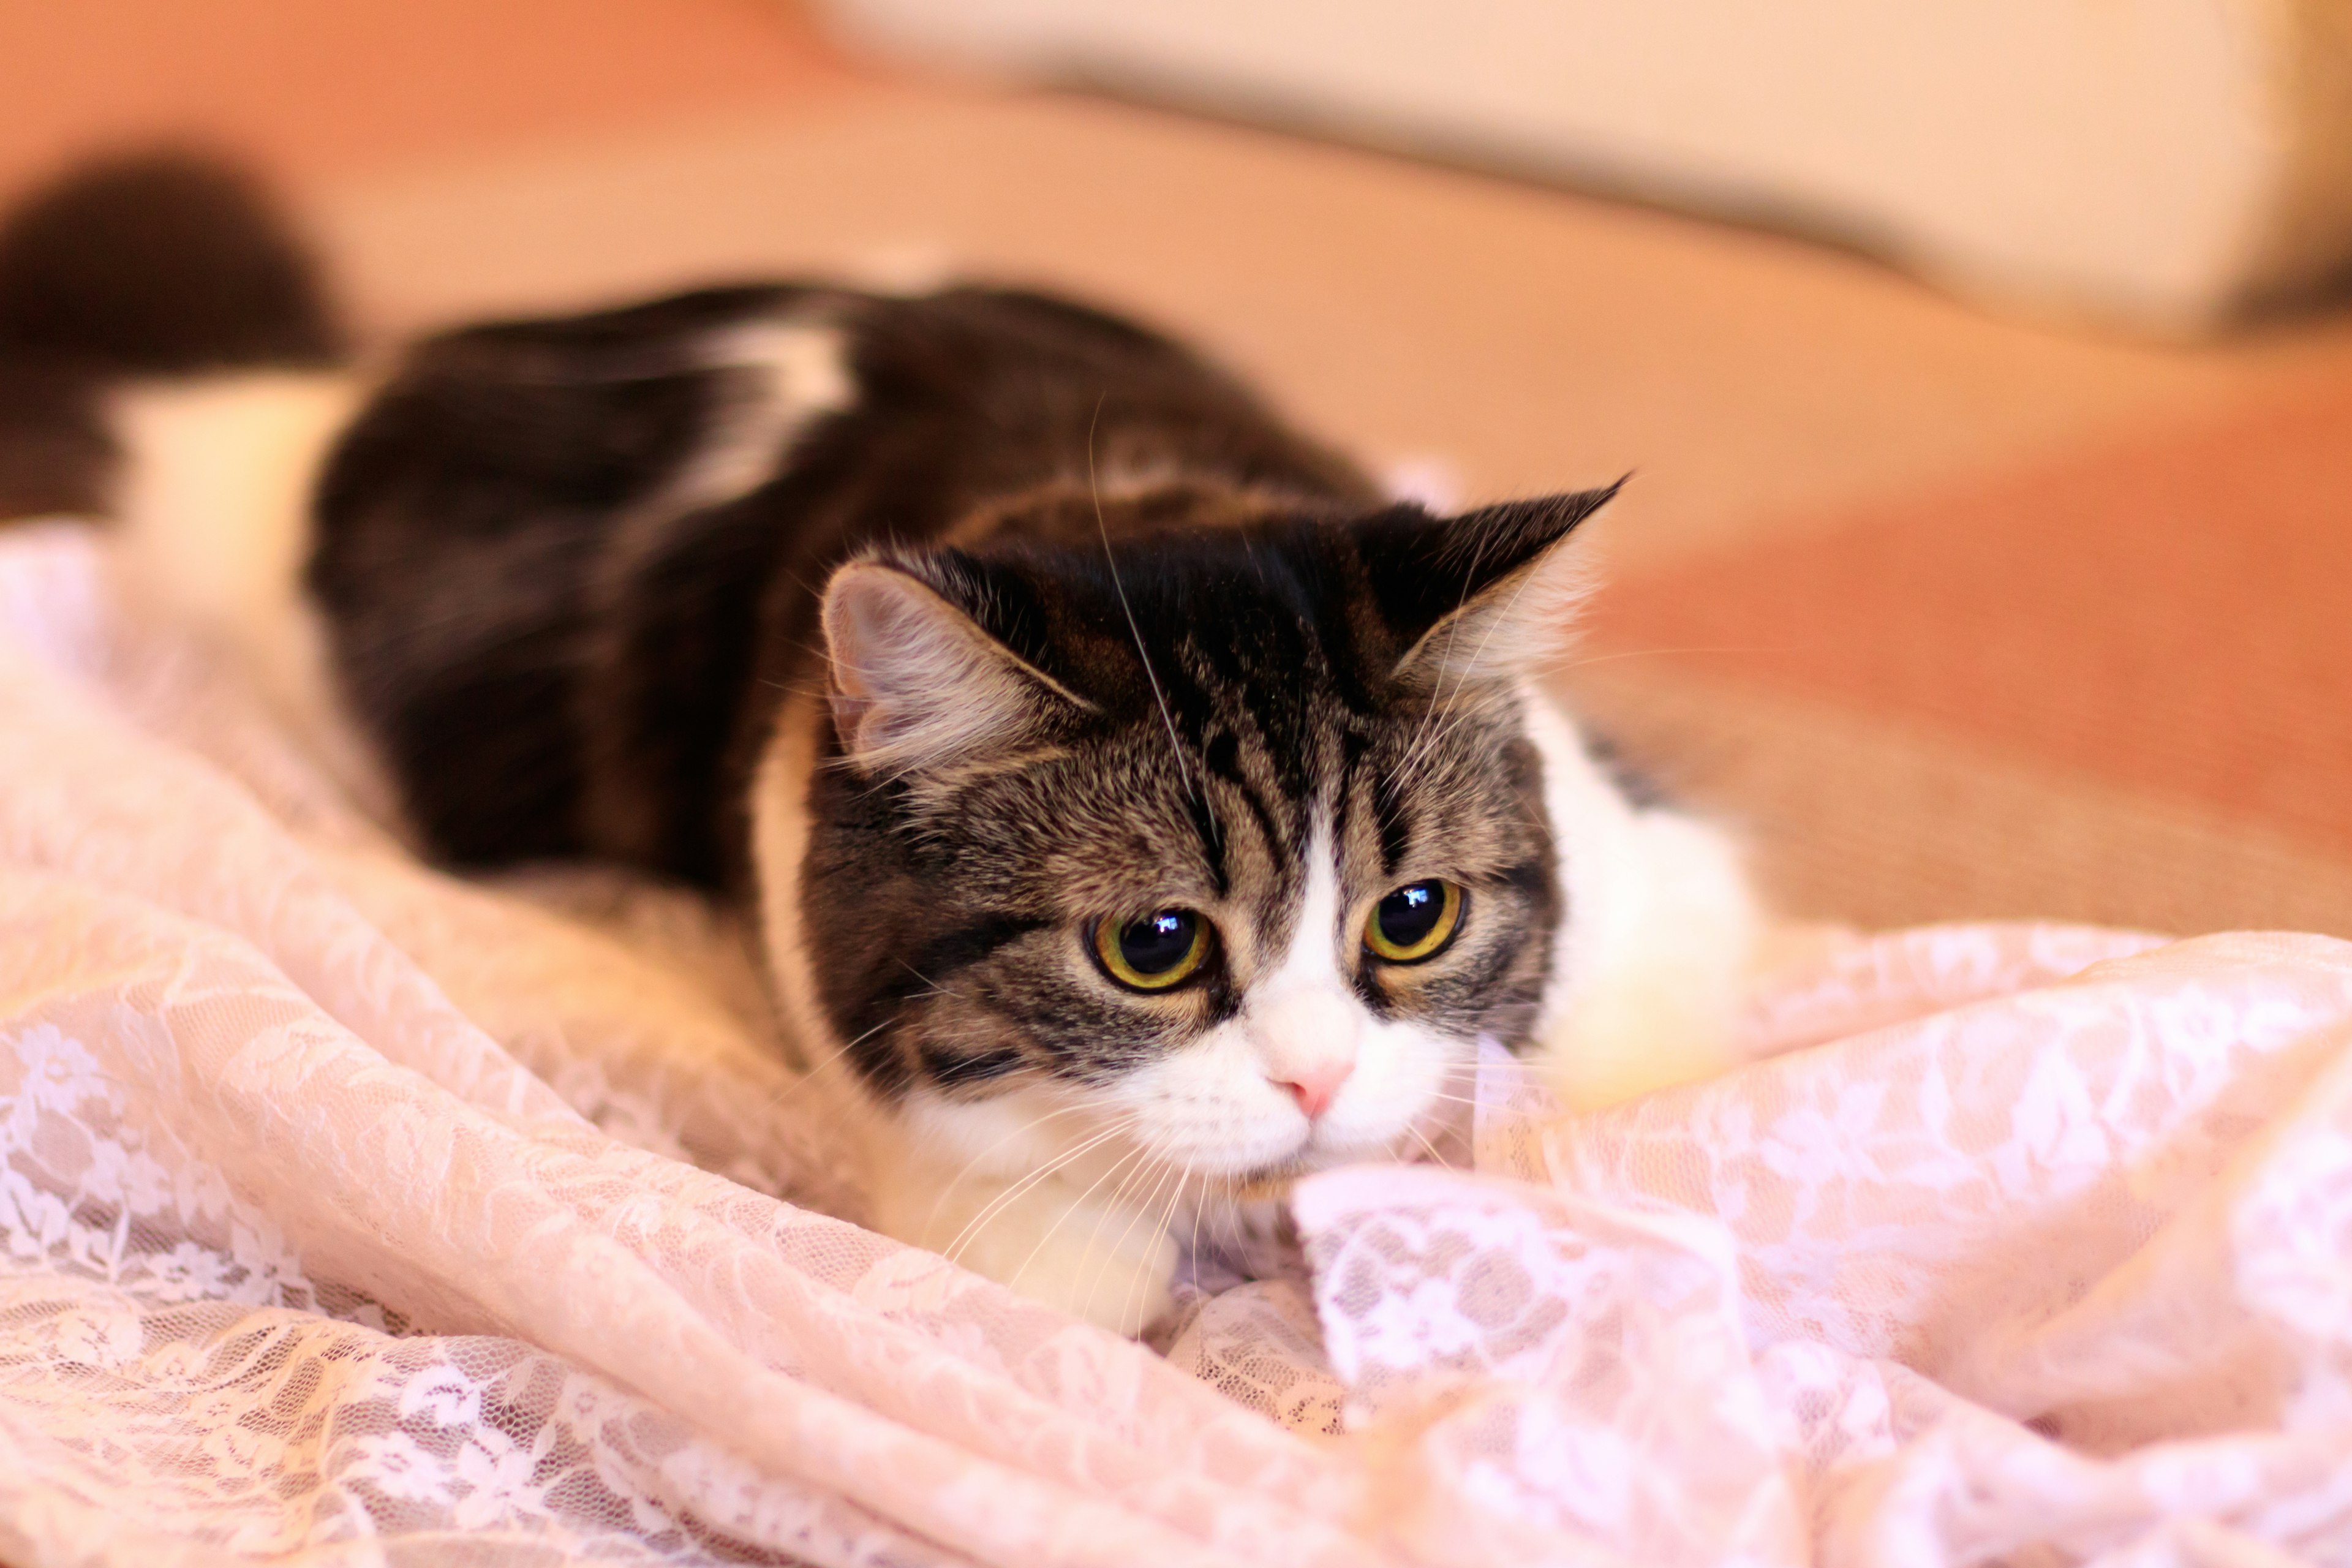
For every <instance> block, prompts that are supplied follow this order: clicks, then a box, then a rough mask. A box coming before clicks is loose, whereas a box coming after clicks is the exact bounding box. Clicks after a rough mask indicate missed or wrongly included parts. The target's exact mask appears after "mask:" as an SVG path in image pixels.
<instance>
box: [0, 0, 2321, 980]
mask: <svg viewBox="0 0 2352 1568" xmlns="http://www.w3.org/2000/svg"><path fill="white" fill-rule="evenodd" d="M0 84H5V99H0V101H5V104H6V106H7V107H6V111H5V114H0V198H5V199H7V200H12V201H13V200H14V199H15V198H16V195H19V194H20V193H21V192H22V191H24V190H25V189H26V188H27V187H28V186H29V185H31V184H34V183H37V182H38V181H39V180H41V179H44V178H46V177H47V176H48V175H50V174H53V173H55V172H56V171H57V169H58V167H59V166H60V165H61V164H62V163H64V162H66V161H68V159H71V158H74V157H77V156H79V155H83V154H86V153H89V152H91V151H93V150H97V149H118V148H121V147H124V146H130V145H139V144H144V143H152V142H156V141H158V140H169V141H174V142H183V143H195V144H202V145H206V146H211V147H215V148H220V149H223V150H226V151H228V152H231V153H235V154H236V155H238V156H240V157H242V158H244V159H246V160H247V161H248V162H249V163H252V164H254V165H256V166H257V167H258V168H260V169H261V170H262V171H264V172H265V173H266V174H268V175H269V176H270V177H271V178H272V179H274V180H275V181H277V182H278V184H280V185H281V186H282V187H283V188H284V189H285V190H286V191H287V192H288V194H289V196H290V197H291V199H292V201H293V202H294V204H295V205H296V207H297V209H298V211H299V215H300V216H301V218H302V220H303V221H304V222H305V224H306V225H307V226H308V227H309V229H310V232H311V233H312V235H313V236H314V237H316V239H317V240H318V242H319V243H320V246H321V247H322V248H323V249H324V250H325V251H326V252H327V254H328V257H329V258H330V262H331V269H332V272H333V274H334V276H336V277H337V278H338V279H340V280H341V289H342V293H343V296H344V300H345V303H346V305H347V307H348V308H349V310H350V311H351V312H352V316H353V318H354V319H355V321H357V322H358V323H359V324H360V326H361V327H362V330H363V331H364V332H365V333H367V334H368V336H369V337H370V338H371V339H373V340H374V341H376V342H389V341H392V340H394V339H395V338H396V337H397V336H399V335H400V334H403V333H406V332H408V331H414V330H416V329H418V328H421V327H425V326H430V325H434V324H437V323H440V322H443V321H449V320H451V319H453V318H458V317H463V316H467V315H473V314H478V313H480V312H484V311H511V310H532V311H537V310H550V309H556V308H561V307H565V306H570V305H574V304H584V303H589V302H595V301H602V300H608V299H611V298H613V297H614V296H616V295H625V294H627V293H629V292H631V291H634V290H642V289H659V288H669V287H674V286H680V285H684V284H688V283H693V282H699V281H707V280H711V279H719V278H727V277H735V276H744V275H763V274H770V273H774V272H779V271H787V270H814V271H825V272H834V273H846V274H849V275H851V276H852V277H854V278H857V279H866V280H879V281H886V282H892V283H898V284H913V283H919V282H921V281H923V280H926V279H931V278H936V277H940V276H943V275H945V274H947V273H950V272H966V273H975V274H980V275H983V276H987V277H992V278H997V279H1019V280H1024V281H1030V282H1038V283H1044V284H1047V285H1051V286H1055V287H1059V288H1064V289H1073V290H1076V291H1079V292H1082V293H1084V294H1087V295H1090V296H1093V297H1095V298H1097V299H1099V300H1103V301H1106V302H1108V303H1111V304H1114V305H1117V306H1120V307H1123V308H1126V309H1129V310H1135V311H1138V312H1139V313H1141V314H1143V315H1145V316H1147V317H1150V318H1151V319H1154V320H1156V321H1159V322H1160V323H1162V324H1164V325H1166V326H1169V327H1171V328H1173V329H1174V330H1176V331H1181V332H1182V333H1185V334H1187V335H1189V336H1191V337H1192V338H1193V339H1194V340H1196V341H1198V342H1201V343H1202V344H1204V345H1206V346H1207V347H1208V348H1209V349H1211V350H1212V351H1213V353H1217V354H1219V355H1221V356H1222V357H1223V358H1224V359H1225V360H1226V361H1227V362H1229V363H1232V364H1234V366H1235V367H1237V368H1238V369H1240V370H1241V371H1242V372H1244V374H1248V375H1250V376H1252V377H1254V378H1255V379H1256V380H1257V381H1258V382H1259V383H1260V384H1262V385H1264V386H1265V387H1266V388H1267V389H1268V390H1269V391H1270V392H1271V393H1272V394H1273V395H1275V396H1276V399H1277V400H1278V401H1279V402H1281V403H1282V404H1284V405H1286V406H1287V407H1288V408H1289V409H1290V410H1291V411H1292V412H1293V414H1294V415H1295V416H1297V418H1298V419H1300V420H1301V421H1302V422H1304V423H1305V424H1307V426H1310V427H1312V428H1314V429H1317V430H1318V431H1320V432H1322V433H1324V434H1326V435H1328V436H1329V437H1333V438H1335V439H1337V440H1339V441H1340V442H1342V443H1344V444H1347V445H1349V446H1350V447H1353V448H1354V449H1355V450H1357V451H1358V452H1360V454H1362V455H1363V456H1365V457H1366V458H1369V459H1370V461H1372V462H1373V463H1374V464H1376V465H1378V466H1380V467H1381V468H1385V469H1386V470H1387V471H1389V472H1390V473H1391V474H1392V475H1393V476H1394V477H1395V479H1396V481H1397V483H1398V484H1399V485H1400V486H1401V487H1404V488H1407V489H1412V491H1414V492H1415V493H1418V494H1423V495H1433V496H1437V497H1441V498H1443V499H1446V500H1458V501H1462V502H1469V501H1475V500H1484V499H1488V498H1492V497H1495V496H1498V495H1502V494H1506V493H1509V492H1514V491H1528V490H1535V489H1558V488H1566V487H1572V486H1582V485H1587V484H1592V483H1597V482H1602V481H1606V480H1608V479H1614V478H1615V477H1617V476H1618V475H1619V474H1621V473H1624V472H1626V471H1627V470H1629V469H1630V470H1633V472H1634V473H1635V475H1636V478H1635V481H1634V483H1633V486H1632V487H1630V488H1629V489H1628V491H1627V495H1626V499H1625V500H1623V501H1622V502H1621V503H1620V506H1619V507H1618V508H1617V509H1615V515H1613V516H1612V518H1611V519H1610V524H1609V529H1608V532H1607V536H1606V539H1605V542H1604V543H1605V548H1606V549H1607V551H1608V552H1609V559H1610V563H1611V571H1612V579H1613V585H1612V588H1611V590H1610V591H1609V593H1608V594H1606V595H1604V596H1603V598H1602V600H1601V605H1600V608H1599V609H1598V611H1597V612H1596V614H1595V616H1594V620H1593V624H1592V626H1591V633H1590V636H1589V637H1588V638H1587V640H1586V642H1585V644H1584V646H1583V652H1582V654H1581V656H1580V659H1579V661H1578V663H1577V665H1576V667H1575V668H1572V669H1570V671H1568V672H1567V674H1566V675H1565V677H1564V678H1563V679H1565V680H1566V681H1568V682H1569V683H1570V684H1571V685H1572V686H1574V687H1575V688H1576V689H1577V693H1578V696H1579V697H1580V700H1582V701H1583V702H1584V703H1586V704H1587V706H1588V707H1589V708H1590V709H1591V710H1593V711H1595V712H1597V713H1598V714H1600V715H1601V718H1602V720H1603V722H1604V726H1605V727H1607V728H1609V729H1611V730H1612V731H1614V732H1615V733H1616V734H1617V735H1618V736H1619V737H1620V738H1621V739H1622V742H1623V745H1624V747H1625V749H1626V750H1627V751H1629V752H1631V753H1632V754H1633V756H1635V757H1636V758H1637V759H1639V760H1640V761H1641V762H1642V763H1643V764H1645V765H1646V766H1647V767H1648V768H1649V769H1650V770H1651V771H1653V772H1654V773H1658V774H1659V775H1661V776H1662V777H1663V778H1664V779H1665V780H1667V781H1669V782H1670V783H1671V784H1674V785H1675V786H1676V787H1677V788H1679V789H1680V790H1682V791H1683V792H1684V793H1685V794H1686V795H1690V796H1692V797H1694V798H1695V799H1696V800H1697V801H1699V802H1700V803H1702V804H1704V805H1708V806H1711V807H1713V808H1715V809H1717V810H1719V811H1721V812H1723V813H1725V814H1726V815H1727V816H1731V817H1733V818H1734V819H1735V820H1737V821H1738V822H1740V823H1742V824H1744V825H1745V826H1746V827H1747V829H1748V833H1749V835H1750V837H1751V838H1752V840H1753V842H1754V843H1755V845H1756V847H1757V854H1758V857H1759V863H1760V865H1761V867H1762V869H1763V871H1764V873H1765V876H1766V879H1767V880H1768V881H1769V883H1770V884H1771V886H1772V887H1773V889H1774V890H1775V891H1776V893H1777V894H1778V896H1779V897H1780V900H1781V901H1782V902H1783V904H1784V905H1786V906H1787V907H1789V908H1790V909H1792V910H1796V911H1798V912H1801V913H1805V914H1812V915H1823V916H1830V917H1834V918H1839V919H1845V920H1852V921H1861V922H1865V923H1871V924H1880V923H1896V922H1914V921H1928V920H1937V919H1945V918H1964V917H1965V918H1975V917H1986V916H2042V917H2058V918H2072V919H2081V920H2089V921H2104V922H2108V923H2116V924H2127V925H2142V926H2148V927H2152V928H2157V929H2163V930H2171V931H2204V930H2213V929H2221V928H2225V927H2288V928H2298V929H2306V930H2319V931H2333V932H2336V934H2340V935H2352V679H2347V674H2348V673H2352V305H2347V303H2346V296H2345V291H2344V289H2343V287H2342V280H2343V279H2345V278H2346V277H2347V262H2352V6H2347V5H2344V4H2343V3H2342V0H2145V3H2142V4H2135V5H2117V4H2115V3H2113V0H1906V4H1905V5H1901V6H1894V7H1889V6H1886V5H1883V4H1880V3H1875V0H1782V3H1781V4H1778V5H1773V6H1770V7H1759V6H1755V5H1750V4H1747V3H1745V0H1686V3H1684V4H1678V5H1673V6H1629V5H1623V4H1622V0H1621V3H1617V4H1604V3H1602V0H1518V3H1516V4H1510V3H1505V0H1460V3H1457V4H1450V5H1444V6H1439V5H1430V4H1425V3H1424V4H1421V5H1412V4H1406V3H1402V0H1398V3H1395V4H1390V5H1358V4H1347V5H1342V4H1340V3H1339V0H1198V3H1196V4H1192V5H1183V6H1173V5H1139V4H1120V3H1118V0H833V3H831V4H829V5H798V4H793V3H792V0H495V3H484V0H335V3H334V4H332V5H320V4H316V3H315V0H77V3H76V4H75V5H34V4H31V3H29V0H15V3H12V4H7V5H0Z"/></svg>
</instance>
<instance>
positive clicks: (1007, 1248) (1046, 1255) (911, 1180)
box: [873, 1154, 1177, 1335]
mask: <svg viewBox="0 0 2352 1568" xmlns="http://www.w3.org/2000/svg"><path fill="white" fill-rule="evenodd" d="M1086 1174H1087V1179H1086V1180H1079V1179H1077V1178H1076V1177H1070V1176H1065V1175H1064V1174H1062V1173H1059V1172H1055V1173H1050V1174H1045V1175H1039V1174H1037V1173H1035V1172H1034V1171H1033V1172H1028V1173H1014V1174H996V1173H973V1172H971V1170H969V1169H965V1170H961V1171H959V1170H958V1169H957V1168H956V1166H955V1165H954V1164H952V1163H947V1162H942V1161H939V1160H936V1159H931V1158H926V1157H924V1156H922V1155H920V1154H909V1155H907V1156H905V1157H901V1158H898V1159H894V1160H892V1161H890V1162H889V1163H888V1165H887V1168H886V1169H881V1170H877V1171H876V1172H875V1173H874V1182H873V1202H874V1212H873V1219H874V1222H875V1226H876V1228H877V1229H879V1230H881V1231H882V1232H884V1233H885V1234H886V1235H889V1236H893V1237H897V1238H898V1239H899V1240H901V1241H904V1242H908V1243H910V1244H912V1245H914V1246H917V1247H929V1248H930V1249H931V1250H932V1251H935V1252H942V1253H945V1254H947V1255H948V1256H949V1257H950V1258H953V1259H954V1260H955V1261H956V1262H958V1263H961V1264H962V1265H963V1266H964V1267H965V1268H970V1269H971V1270H972V1271H974V1272H975V1273H979V1274H984V1275H986V1276H987V1277H988V1278H990V1279H993V1280H995V1281H997V1282H998V1283H999V1284H1002V1285H1005V1286H1008V1287H1010V1288H1011V1289H1013V1290H1016V1291H1018V1292H1020V1293H1021V1294H1022V1295H1024V1296H1026V1297H1028V1298H1029V1299H1030V1300H1034V1301H1039V1302H1042V1303H1044V1304H1045V1305H1046V1306H1049V1307H1053V1308H1055V1309H1057V1310H1061V1311H1064V1312H1067V1313H1069V1314H1070V1315H1071V1316H1072V1317H1076V1318H1084V1319H1085V1320H1087V1321H1088V1322H1091V1323H1094V1324H1097V1326H1099V1327H1102V1328H1106V1329H1108V1330H1110V1331H1112V1332H1114V1333H1119V1334H1127V1335H1134V1334H1137V1333H1139V1332H1140V1331H1142V1330H1143V1328H1144V1326H1145V1325H1146V1324H1148V1323H1150V1321H1152V1320H1153V1319H1155V1318H1157V1317H1159V1316H1160V1314H1161V1313H1163V1312H1165V1311H1166V1310H1168V1307H1169V1305H1170V1301H1171V1297H1170V1294H1169V1291H1170V1284H1171V1280H1172V1279H1173V1278H1174V1275H1175V1272H1176V1264H1177V1247H1176V1243H1175V1240H1174V1238H1173V1237H1171V1235H1170V1234H1169V1226H1168V1214H1169V1212H1170V1211H1169V1208H1168V1205H1167V1196H1166V1191H1165V1189H1164V1188H1163V1189H1162V1190H1161V1192H1160V1194H1158V1196H1159V1198H1160V1202H1158V1203H1156V1204H1154V1205H1151V1207H1150V1209H1149V1211H1147V1210H1146V1209H1145V1208H1143V1207H1141V1206H1139V1205H1134V1204H1130V1203H1124V1202H1121V1201H1118V1196H1117V1194H1118V1193H1119V1192H1120V1191H1121V1190H1122V1189H1121V1187H1120V1184H1119V1181H1118V1175H1117V1174H1116V1173H1112V1174H1110V1175H1109V1176H1108V1178H1107V1179H1102V1180H1096V1179H1094V1178H1095V1173H1093V1172H1092V1171H1088V1172H1087V1173H1086ZM1141 1184H1145V1183H1143V1181H1142V1179H1141V1178H1139V1179H1138V1180H1137V1181H1136V1182H1131V1183H1129V1185H1130V1186H1134V1185H1141Z"/></svg>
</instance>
